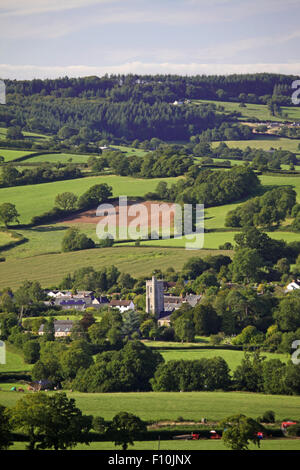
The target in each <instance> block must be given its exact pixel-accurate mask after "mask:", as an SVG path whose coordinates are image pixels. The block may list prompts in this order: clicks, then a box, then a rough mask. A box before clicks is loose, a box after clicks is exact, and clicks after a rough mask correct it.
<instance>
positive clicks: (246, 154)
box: [184, 136, 298, 170]
mask: <svg viewBox="0 0 300 470" xmlns="http://www.w3.org/2000/svg"><path fill="white" fill-rule="evenodd" d="M190 141H191V143H190V144H189V145H188V146H185V147H184V148H189V149H190V151H191V152H192V153H193V155H194V156H196V157H211V158H224V159H232V160H243V161H245V162H252V168H254V169H257V170H265V169H268V168H269V169H273V168H274V169H276V168H280V165H297V163H298V159H297V155H296V154H295V153H293V152H290V151H289V150H282V149H272V150H269V151H268V150H263V149H254V148H251V147H246V148H245V149H244V150H242V149H241V148H239V147H228V145H227V144H226V142H220V143H219V145H218V146H217V147H212V145H211V143H210V142H201V141H200V140H199V138H198V137H197V136H194V137H191V139H190Z"/></svg>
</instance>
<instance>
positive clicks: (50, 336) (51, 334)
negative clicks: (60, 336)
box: [43, 318, 55, 341]
mask: <svg viewBox="0 0 300 470" xmlns="http://www.w3.org/2000/svg"><path fill="white" fill-rule="evenodd" d="M43 333H44V334H43V338H44V340H45V341H54V340H55V327H54V319H53V318H49V320H47V322H46V323H45V324H44V329H43Z"/></svg>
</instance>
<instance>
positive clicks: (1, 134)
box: [0, 127, 49, 141]
mask: <svg viewBox="0 0 300 470" xmlns="http://www.w3.org/2000/svg"><path fill="white" fill-rule="evenodd" d="M6 133H7V128H6V127H0V139H6ZM22 134H23V135H24V137H25V138H26V137H28V138H30V140H35V141H39V140H48V139H49V137H48V136H47V135H44V134H38V133H37V132H27V131H22Z"/></svg>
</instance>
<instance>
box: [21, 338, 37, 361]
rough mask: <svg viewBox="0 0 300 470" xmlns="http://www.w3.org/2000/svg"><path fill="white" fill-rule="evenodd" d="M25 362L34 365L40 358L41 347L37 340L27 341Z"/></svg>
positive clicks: (24, 349)
mask: <svg viewBox="0 0 300 470" xmlns="http://www.w3.org/2000/svg"><path fill="white" fill-rule="evenodd" d="M23 353H24V361H25V362H27V364H34V363H35V362H37V361H38V360H39V358H40V345H39V342H38V341H37V340H36V339H32V340H29V341H26V343H25V344H24V346H23Z"/></svg>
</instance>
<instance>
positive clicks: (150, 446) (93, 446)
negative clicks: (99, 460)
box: [10, 438, 300, 462]
mask: <svg viewBox="0 0 300 470" xmlns="http://www.w3.org/2000/svg"><path fill="white" fill-rule="evenodd" d="M158 446H159V447H158ZM24 449H25V443H24V442H15V443H14V445H13V446H12V447H10V450H24ZM158 449H160V450H162V451H165V450H169V451H176V450H189V451H196V452H197V451H205V450H208V451H217V450H222V451H224V450H229V449H228V448H227V447H225V446H224V444H223V442H222V440H209V439H200V440H198V441H185V440H172V441H168V440H166V441H164V440H160V442H159V443H158V441H135V442H134V446H133V447H132V446H129V447H128V450H129V451H131V452H133V453H134V452H135V451H139V450H150V451H157V450H158ZM75 450H94V451H95V450H97V451H100V452H101V450H111V451H115V452H119V451H120V447H116V446H115V445H114V443H113V442H91V443H90V445H86V444H78V445H77V446H76V447H75ZM249 450H262V451H264V450H269V451H270V450H271V451H272V450H273V451H274V450H300V440H299V439H286V438H284V439H265V440H263V441H262V442H261V444H260V448H258V447H257V446H254V445H253V444H251V445H250V446H249ZM202 455H203V454H202ZM202 455H200V454H197V455H193V456H192V459H196V460H197V458H198V457H200V458H201V457H202ZM100 457H101V454H100ZM199 460H200V459H199ZM191 462H193V460H191Z"/></svg>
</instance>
